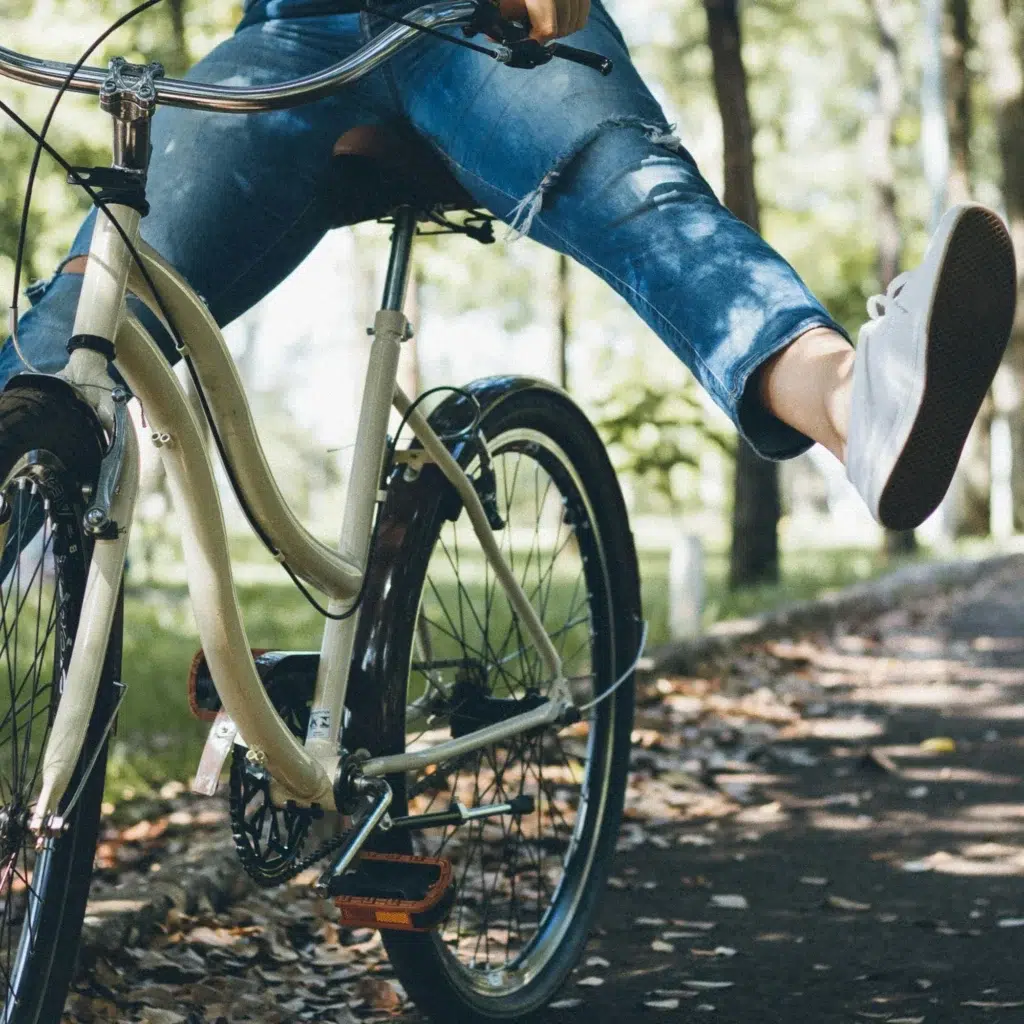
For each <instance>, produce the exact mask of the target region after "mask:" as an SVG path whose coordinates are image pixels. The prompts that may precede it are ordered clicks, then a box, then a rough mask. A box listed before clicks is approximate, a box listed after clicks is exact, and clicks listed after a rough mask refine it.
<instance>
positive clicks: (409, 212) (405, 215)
mask: <svg viewBox="0 0 1024 1024" xmlns="http://www.w3.org/2000/svg"><path fill="white" fill-rule="evenodd" d="M394 217H395V230H394V232H393V233H392V235H391V259H390V260H389V262H388V276H387V280H386V281H385V283H384V305H383V308H384V309H388V310H394V311H396V312H401V311H402V307H403V306H404V305H405V292H406V288H407V287H408V284H409V268H410V265H411V262H412V243H413V239H415V237H416V226H417V225H418V224H419V219H420V218H419V213H418V212H417V211H416V210H415V209H414V208H413V207H411V206H401V207H399V208H398V209H397V210H396V211H395V215H394Z"/></svg>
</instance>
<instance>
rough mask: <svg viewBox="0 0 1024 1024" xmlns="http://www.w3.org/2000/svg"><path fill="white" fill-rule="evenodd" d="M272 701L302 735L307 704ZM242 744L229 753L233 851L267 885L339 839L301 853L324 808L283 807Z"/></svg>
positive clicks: (286, 876)
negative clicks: (273, 795)
mask: <svg viewBox="0 0 1024 1024" xmlns="http://www.w3.org/2000/svg"><path fill="white" fill-rule="evenodd" d="M269 696H270V698H271V701H272V702H273V704H274V706H275V707H276V709H277V712H278V714H279V715H280V716H281V718H282V720H283V721H284V723H285V724H286V725H287V726H288V728H289V729H290V730H291V731H292V733H293V735H295V736H296V737H298V738H299V739H302V738H303V737H304V736H305V735H306V725H307V723H308V721H309V707H308V706H305V705H303V706H295V705H294V704H291V703H285V702H284V701H281V700H278V699H275V695H274V693H273V692H270V693H269ZM248 755H249V751H248V750H247V749H246V748H245V747H239V746H235V747H233V748H232V752H231V774H230V781H229V811H230V816H231V834H232V837H233V838H234V841H235V851H236V852H237V854H238V859H239V860H240V861H241V863H242V867H243V868H244V869H245V871H246V874H248V875H249V877H250V878H252V879H253V881H255V882H256V884H257V885H259V886H262V887H263V888H270V887H272V886H275V885H280V884H282V883H283V882H287V881H288V880H289V879H292V878H295V877H296V876H297V875H300V874H301V873H302V872H303V871H305V870H306V868H308V867H311V866H312V865H313V864H315V863H316V862H317V861H318V860H321V859H322V858H324V857H326V856H327V855H328V854H330V853H332V852H333V851H334V850H335V849H337V848H338V846H339V845H340V842H339V838H338V837H335V838H333V839H329V840H327V841H326V842H325V843H323V844H322V845H321V846H320V847H318V848H317V849H315V850H313V851H312V852H311V853H309V854H307V855H306V856H305V857H303V856H302V851H303V849H304V848H305V845H306V840H307V839H308V837H309V830H310V828H311V826H312V824H313V822H314V820H316V819H317V818H319V817H322V815H323V811H322V810H321V809H320V808H319V807H299V806H297V805H296V804H293V803H290V802H289V803H288V804H286V805H285V806H284V807H280V806H278V805H276V804H275V803H274V802H273V800H272V799H271V793H270V775H269V773H268V772H267V771H266V770H264V768H263V767H262V766H261V765H259V764H258V763H255V762H253V761H252V760H250V758H249V756H248Z"/></svg>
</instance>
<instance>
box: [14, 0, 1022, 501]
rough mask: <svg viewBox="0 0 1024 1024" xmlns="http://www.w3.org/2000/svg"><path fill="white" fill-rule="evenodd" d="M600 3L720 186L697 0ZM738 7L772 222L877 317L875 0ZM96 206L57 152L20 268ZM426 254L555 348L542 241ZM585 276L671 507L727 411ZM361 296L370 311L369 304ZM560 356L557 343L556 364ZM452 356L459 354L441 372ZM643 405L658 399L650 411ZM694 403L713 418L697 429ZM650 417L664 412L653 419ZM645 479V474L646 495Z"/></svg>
mask: <svg viewBox="0 0 1024 1024" xmlns="http://www.w3.org/2000/svg"><path fill="white" fill-rule="evenodd" d="M607 2H608V6H609V7H610V9H611V10H612V12H613V14H615V15H617V16H618V18H619V20H620V22H621V25H622V27H623V31H624V34H625V35H626V37H627V39H628V41H629V43H630V46H631V49H632V52H633V55H634V58H635V60H636V62H637V64H638V66H639V68H640V69H641V71H642V73H643V74H644V76H645V78H646V79H647V80H648V82H649V83H650V85H651V88H652V89H653V91H654V92H655V94H656V96H657V97H658V99H659V100H660V101H661V102H662V103H663V105H664V107H665V109H666V113H667V116H668V118H669V120H670V121H672V122H675V123H676V124H677V126H678V127H677V132H678V134H679V136H680V137H681V138H682V140H683V142H684V143H685V145H686V146H687V147H688V148H689V150H690V151H691V152H692V153H693V155H694V157H695V158H696V160H697V162H698V164H699V165H700V167H701V168H702V169H703V171H704V173H705V175H706V176H707V177H708V179H709V180H710V181H711V183H712V185H714V186H715V187H716V188H717V189H719V191H720V186H721V163H722V160H721V146H722V143H721V124H720V120H719V115H718V111H717V109H716V107H715V102H714V95H713V90H712V88H711V81H710V75H711V61H710V55H709V52H708V49H707V46H706V42H705V33H706V25H705V20H704V14H703V10H702V7H701V5H700V4H698V3H693V2H690V0H644V3H643V4H637V3H635V0H607ZM996 2H1002V0H977V2H976V3H975V4H974V5H973V7H974V9H975V20H976V24H975V26H974V27H975V30H978V29H979V28H981V27H983V21H984V18H985V16H986V15H985V12H986V11H987V10H988V8H987V6H986V4H990V3H996ZM896 3H897V10H898V16H899V29H900V35H901V43H902V49H903V56H904V69H903V70H904V76H905V88H906V97H905V99H906V102H905V103H904V113H903V115H902V117H901V119H900V121H899V123H898V125H897V129H896V142H897V145H896V152H895V154H894V156H895V161H896V171H897V189H898V204H899V209H900V215H901V221H902V227H903V231H904V235H905V239H906V243H907V244H906V245H905V252H904V258H905V261H906V263H908V264H912V263H913V262H914V261H915V260H916V259H917V258H918V256H919V254H920V252H921V250H922V249H923V246H924V244H925V241H926V237H927V231H926V222H927V218H928V215H929V196H928V190H927V188H926V187H925V185H924V179H923V173H922V156H921V145H920V143H921V123H920V122H921V118H920V102H919V99H918V93H919V87H920V79H921V57H922V50H923V46H924V40H923V34H922V30H921V12H920V5H919V3H918V2H917V0H896ZM240 7H241V3H240V0H203V2H201V3H200V2H198V0H165V2H164V3H163V4H161V5H159V6H157V7H156V8H154V9H152V10H150V11H147V12H146V13H144V14H143V15H142V16H141V17H139V18H138V19H137V20H136V21H134V22H132V23H130V24H129V25H128V26H126V27H125V28H123V29H122V30H121V31H120V32H119V33H118V34H117V35H115V36H114V38H113V39H112V40H110V41H108V42H107V43H106V44H105V46H104V47H103V49H102V52H101V53H100V54H98V55H97V57H96V59H95V60H94V63H102V62H103V61H105V60H106V59H108V58H109V57H110V56H112V55H114V54H118V53H120V54H124V55H126V56H128V57H129V58H134V59H143V58H145V59H159V60H162V61H164V62H165V63H166V65H167V67H168V69H169V70H170V71H171V72H172V73H175V72H180V71H181V70H182V69H183V67H184V66H185V65H187V64H188V63H190V62H194V61H195V60H198V59H199V58H201V57H202V56H203V55H204V54H205V53H207V52H209V50H210V49H211V48H212V47H213V46H214V45H215V44H216V43H217V41H218V40H220V39H223V38H224V37H225V36H226V35H228V34H229V33H230V32H231V31H232V28H233V26H234V24H235V23H236V21H237V19H238V17H239V14H240ZM128 9H129V2H128V0H0V38H2V39H3V42H4V45H6V46H11V47H13V48H15V49H18V50H21V51H24V52H28V53H32V54H35V55H38V56H44V57H51V58H59V59H63V60H73V59H74V58H75V57H76V56H77V55H78V54H79V53H80V52H81V51H82V50H83V48H84V47H85V46H86V45H88V43H89V41H90V40H91V39H93V38H95V36H96V35H98V34H99V33H100V32H101V31H102V30H103V28H105V27H106V26H107V25H108V24H109V23H110V22H111V21H112V20H113V19H114V18H115V17H116V16H118V15H120V14H123V13H124V12H125V11H126V10H128ZM743 18H744V35H745V53H744V57H745V60H746V63H747V67H748V71H749V74H750V80H751V81H750V90H751V102H752V106H753V111H754V116H755V122H756V125H757V136H756V140H755V142H756V151H757V174H758V188H759V193H760V197H761V201H762V206H763V221H764V233H765V236H766V237H767V239H768V240H769V241H770V242H771V243H772V244H773V245H774V246H775V247H776V248H777V249H778V250H779V251H780V252H782V253H783V254H785V255H786V257H787V258H788V259H789V260H790V262H791V263H792V264H793V265H794V266H795V268H796V269H797V270H798V271H799V272H800V274H801V275H802V276H803V278H804V279H805V280H806V282H807V284H808V285H809V287H810V288H811V290H812V291H814V292H815V293H816V294H817V295H818V296H819V297H820V298H821V299H822V300H823V301H824V302H825V303H826V305H828V306H829V307H830V309H831V310H832V311H833V313H834V314H835V315H836V317H837V319H838V320H839V321H840V322H841V323H842V324H844V325H845V326H846V327H847V329H848V330H849V331H850V333H851V334H855V333H856V331H857V329H858V328H859V326H860V323H861V322H862V320H863V318H864V302H865V299H866V297H867V296H868V295H870V294H872V293H873V292H875V291H877V290H878V289H879V283H878V281H877V278H876V250H877V239H876V237H875V235H876V231H875V223H874V217H873V210H872V196H871V190H870V188H869V187H868V184H867V180H866V173H865V171H866V160H867V159H868V158H867V155H866V154H865V153H864V151H863V146H862V137H863V129H864V124H865V120H866V118H867V117H868V116H869V114H870V112H871V109H872V104H873V97H872V89H873V84H872V74H873V68H874V64H875V54H876V50H875V47H876V46H877V40H876V37H875V33H874V31H873V28H872V21H871V12H870V4H868V3H867V2H866V0H833V2H830V3H829V4H827V5H822V4H817V5H810V4H806V3H799V2H797V0H770V2H758V3H754V2H748V3H746V4H744V6H743ZM986 60H987V57H986V51H985V50H984V48H978V49H977V50H975V52H973V53H972V55H971V73H972V89H973V93H974V99H975V110H974V115H973V119H972V125H971V155H972V161H973V164H974V172H975V179H976V180H975V194H976V196H977V197H978V198H979V199H981V200H982V201H987V202H990V203H996V204H997V205H998V201H999V194H1000V193H999V177H1000V173H1001V171H1000V162H999V154H998V145H997V134H996V131H995V127H994V125H993V118H992V114H991V111H990V104H989V86H988V82H987V78H986V75H987V73H988V69H987V66H986ZM0 96H2V97H3V99H4V100H5V101H7V102H9V103H11V104H12V105H13V106H14V107H15V108H16V109H17V110H18V111H19V112H21V113H22V114H23V115H24V116H26V117H27V118H28V119H29V120H30V121H32V122H33V123H34V124H36V125H38V124H39V123H40V122H41V121H42V118H43V116H44V114H45V111H46V108H47V106H48V104H49V102H50V99H51V94H50V93H47V92H44V91H41V90H38V89H30V88H27V87H22V86H19V85H16V84H14V83H12V82H10V81H7V80H0ZM108 131H109V126H108V124H107V123H106V121H105V119H104V118H103V117H102V115H100V113H99V112H98V110H97V109H96V104H95V101H94V100H93V99H91V98H85V97H76V96H69V97H66V98H65V100H64V103H63V105H62V108H61V111H60V113H59V114H58V117H57V120H56V122H55V124H54V127H53V130H52V141H53V142H54V144H55V145H56V146H57V147H58V148H59V149H60V150H61V151H62V152H63V153H64V154H65V155H67V156H68V157H69V158H70V159H72V160H73V161H74V162H75V163H80V164H89V163H95V162H99V161H103V160H105V158H106V153H107V151H108V142H107V137H108ZM31 149H32V147H31V143H30V142H29V141H28V140H27V139H26V138H25V137H24V136H23V135H22V134H21V133H20V132H19V131H18V130H17V129H16V128H14V127H13V126H11V125H10V124H8V123H5V122H3V121H0V306H6V305H7V302H8V301H9V295H10V282H11V270H12V266H11V257H12V255H13V252H14V246H15V239H16V237H17V226H18V222H19V218H20V205H21V195H22V190H23V188H24V184H25V173H26V170H27V164H28V160H29V158H30V155H31ZM83 210H84V199H83V197H82V196H81V195H78V194H76V192H75V191H74V190H73V189H71V188H69V187H68V186H66V185H65V184H64V182H63V180H62V175H61V174H60V172H59V171H57V170H56V169H55V168H54V167H53V166H52V165H51V164H50V163H49V162H48V161H47V160H45V159H44V162H43V173H42V175H41V178H40V181H39V183H38V186H37V196H36V202H35V205H34V207H33V215H32V220H31V223H30V237H29V243H30V244H29V247H28V250H27V264H26V272H25V275H24V279H25V280H30V279H32V278H34V277H39V276H43V275H45V274H48V273H50V272H51V270H52V267H53V266H54V264H55V263H56V261H57V260H58V259H60V257H61V256H62V255H63V254H64V252H65V251H66V248H67V245H68V244H69V242H70V240H71V237H72V235H73V233H74V230H75V227H76V225H77V223H78V221H79V219H80V217H81V215H82V212H83ZM499 233H500V232H499ZM421 268H422V274H423V278H424V287H423V294H422V298H423V305H424V309H425V310H426V311H427V312H428V314H429V315H432V316H437V317H450V318H458V317H462V316H466V317H468V316H471V315H473V314H476V315H477V316H478V317H481V316H486V317H487V318H489V322H490V323H492V324H493V327H494V333H495V335H496V336H499V337H500V340H501V341H502V343H504V344H508V345H513V346H515V345H519V346H537V345H538V344H548V345H550V346H551V349H552V351H553V349H554V346H555V344H556V340H555V331H554V325H555V324H556V323H557V320H558V310H557V308H556V303H557V297H556V295H555V290H554V287H553V284H554V281H555V278H556V275H555V273H554V257H553V256H552V254H550V253H548V252H545V251H543V250H542V249H541V248H540V247H538V246H537V245H535V244H534V243H532V242H530V241H529V240H523V241H521V242H519V243H517V244H515V245H512V246H509V245H505V244H498V245H496V246H491V247H484V246H478V245H475V244H472V243H469V242H467V241H465V240H461V239H460V240H452V239H445V240H441V241H432V242H430V243H428V244H425V245H423V246H422V248H421ZM572 294H573V308H572V310H571V311H570V317H569V320H570V323H571V327H572V339H571V348H570V353H569V365H570V385H571V389H572V391H573V394H574V396H575V397H576V398H577V400H579V401H580V402H581V404H582V405H583V406H584V407H585V408H586V409H587V410H588V411H590V412H593V413H595V414H596V415H597V416H598V417H600V418H602V419H603V420H605V421H606V436H607V437H608V438H609V440H610V441H611V442H612V443H613V446H614V447H615V449H616V450H617V452H618V455H617V458H618V460H619V465H620V467H621V468H622V469H623V470H624V471H625V472H627V473H628V474H630V475H633V476H635V477H636V478H637V480H638V481H639V480H641V479H643V480H645V481H646V482H648V483H649V482H650V481H651V480H655V481H657V483H656V490H657V491H658V495H659V497H658V500H657V502H656V505H657V507H658V508H659V509H662V510H664V502H665V501H668V500H669V498H671V501H670V505H672V506H673V507H676V508H679V507H681V505H680V503H681V502H684V501H685V495H686V493H687V492H688V491H689V490H692V488H687V487H686V486H683V485H682V484H681V482H680V480H681V478H680V476H679V473H682V474H683V476H684V477H685V474H686V473H687V472H690V473H691V475H692V473H693V470H692V469H691V470H689V471H687V470H686V469H683V470H680V471H671V472H670V471H669V470H668V469H667V467H668V465H669V462H670V461H671V460H673V459H676V458H678V459H679V462H680V464H681V465H684V466H685V465H690V466H691V467H692V466H694V465H705V464H706V465H715V466H718V465H720V460H719V449H720V447H721V440H722V436H723V431H727V430H728V429H729V428H728V426H727V424H726V421H725V420H724V418H723V417H722V415H721V414H720V413H719V412H718V411H717V410H715V409H714V407H713V406H711V405H710V404H709V403H703V404H701V405H700V406H699V407H698V405H697V404H695V402H696V401H697V400H695V399H693V396H694V395H695V394H696V391H695V390H694V389H695V385H694V383H693V380H692V378H691V377H690V376H689V374H688V373H687V372H686V371H685V370H683V369H682V368H681V367H680V366H679V365H678V363H677V361H676V360H675V357H674V356H672V355H671V354H670V353H669V352H668V351H667V349H665V348H664V347H663V346H661V345H660V344H659V343H658V342H657V341H656V340H655V339H653V337H652V335H651V333H650V332H649V331H648V329H647V328H646V327H644V325H643V324H642V323H641V322H640V321H639V319H638V318H637V317H636V316H635V315H634V314H633V313H632V312H631V311H630V310H629V309H628V307H627V306H626V304H625V303H624V302H623V301H622V300H620V299H619V298H618V297H617V296H615V295H614V294H613V293H612V292H611V291H610V290H609V289H608V288H607V287H606V286H605V285H604V284H603V283H602V282H600V281H598V280H597V278H595V277H594V276H593V275H592V274H590V273H589V272H588V271H585V270H581V269H579V268H577V267H574V268H573V277H572ZM360 315H362V316H363V317H364V319H365V313H364V312H361V314H360ZM538 325H540V326H543V325H550V326H551V331H550V334H549V335H548V340H547V341H543V340H540V341H539V340H538V339H543V338H544V337H545V336H544V334H543V332H542V331H541V332H538ZM506 339H507V340H506ZM421 359H426V360H427V361H428V362H429V359H430V353H429V352H423V353H421ZM555 365H556V361H555V358H554V356H553V355H552V358H551V360H550V366H552V367H553V366H555ZM496 368H497V367H496ZM459 369H460V367H459V366H457V365H453V364H452V362H451V361H449V362H447V363H444V364H443V366H441V367H439V370H438V372H440V371H441V370H443V371H444V372H446V373H447V372H449V371H458V370H459ZM431 372H432V371H431V370H430V369H429V367H428V368H427V369H426V370H425V374H424V375H425V379H424V382H423V383H424V385H425V386H426V385H430V384H436V383H442V382H443V383H451V382H452V381H451V379H446V380H444V381H441V380H438V379H433V378H431ZM545 372H546V373H547V375H549V376H553V375H554V374H553V372H548V371H545ZM456 382H457V381H456ZM701 401H702V400H701ZM630 403H638V404H637V405H636V406H634V407H633V408H634V409H635V412H634V414H632V415H629V414H627V412H626V411H625V410H626V408H627V406H629V404H630ZM648 412H650V413H651V416H652V417H653V418H652V419H649V420H647V421H646V425H645V423H644V422H643V420H644V418H645V417H646V416H647V413H648ZM701 419H705V420H706V421H707V423H708V429H706V430H704V429H701V426H700V422H699V421H700V420H701ZM650 427H653V428H654V430H656V431H657V433H658V436H657V437H656V438H655V437H654V436H653V434H652V432H651V429H650ZM709 453H710V456H712V457H711V458H710V459H708V458H706V456H708V455H709ZM670 478H671V479H670ZM672 479H674V480H675V481H676V482H675V483H673V482H672ZM648 490H649V488H647V487H645V488H638V489H637V493H638V494H640V495H641V501H643V500H646V498H645V497H644V495H646V493H647V491H648ZM666 496H667V497H666ZM652 500H653V499H652ZM723 501H724V502H726V503H727V501H728V499H727V498H725V499H723ZM716 511H717V512H718V513H719V514H722V515H725V514H727V511H728V509H727V507H726V505H725V504H723V506H722V507H721V508H719V509H717V510H716Z"/></svg>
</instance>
